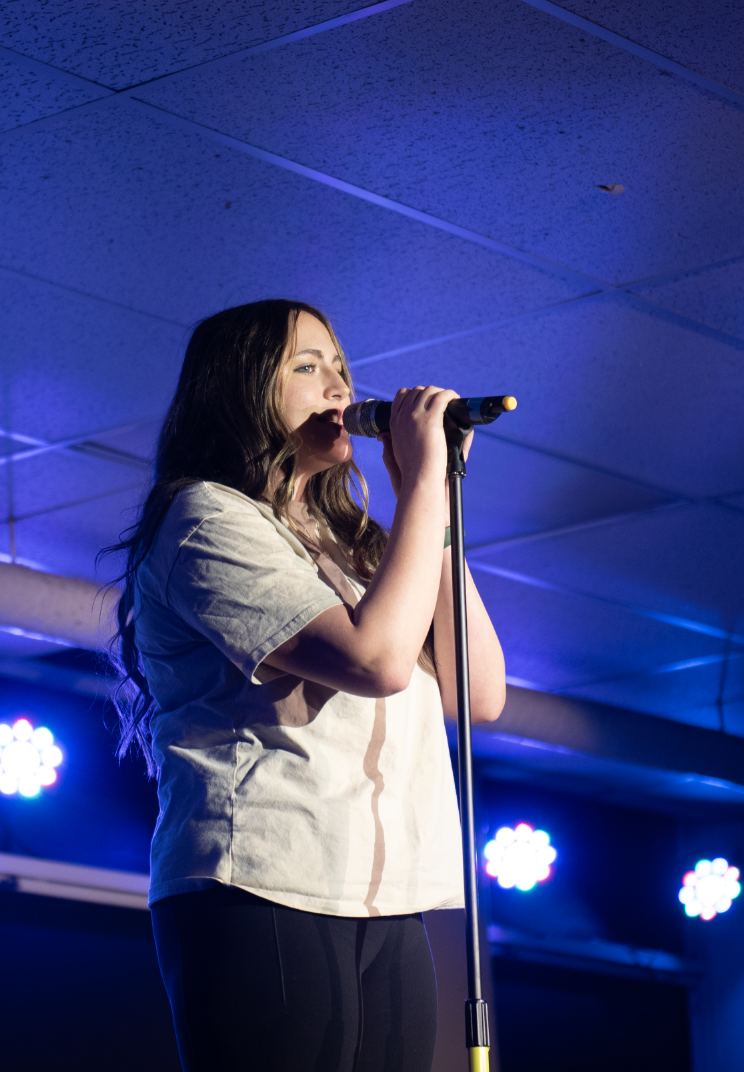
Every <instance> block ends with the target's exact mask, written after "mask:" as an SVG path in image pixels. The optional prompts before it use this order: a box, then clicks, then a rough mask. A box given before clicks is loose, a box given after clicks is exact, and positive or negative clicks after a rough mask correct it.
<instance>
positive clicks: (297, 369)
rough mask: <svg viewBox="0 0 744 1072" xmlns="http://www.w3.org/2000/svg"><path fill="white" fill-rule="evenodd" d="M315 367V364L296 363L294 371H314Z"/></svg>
mask: <svg viewBox="0 0 744 1072" xmlns="http://www.w3.org/2000/svg"><path fill="white" fill-rule="evenodd" d="M317 367H318V366H317V365H298V366H297V368H296V369H295V372H302V371H303V369H313V371H314V370H315V369H316V368H317Z"/></svg>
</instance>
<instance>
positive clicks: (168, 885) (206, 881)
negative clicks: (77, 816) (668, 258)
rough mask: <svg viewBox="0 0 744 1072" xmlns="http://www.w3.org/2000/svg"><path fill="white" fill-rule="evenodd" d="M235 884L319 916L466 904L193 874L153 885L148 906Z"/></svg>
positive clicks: (458, 898) (455, 898) (454, 897)
mask: <svg viewBox="0 0 744 1072" xmlns="http://www.w3.org/2000/svg"><path fill="white" fill-rule="evenodd" d="M214 885H221V886H230V885H233V886H236V887H237V888H238V889H241V890H246V891H247V892H248V893H253V894H255V895H256V897H263V898H264V899H265V900H267V901H272V902H273V903H274V904H280V905H284V906H285V907H286V908H296V909H297V910H298V911H300V912H314V913H315V914H316V915H320V916H344V917H348V918H354V919H368V918H370V917H371V916H407V915H414V914H417V913H419V912H432V911H436V910H439V909H448V908H464V907H465V900H464V897H463V895H462V893H455V894H449V895H448V896H446V897H444V898H436V899H435V900H432V899H425V900H423V899H422V900H420V901H418V900H417V901H415V902H413V903H393V902H390V903H384V904H375V905H373V906H372V907H371V908H370V906H368V905H365V904H363V903H360V902H357V901H331V900H328V899H327V898H323V897H309V896H308V895H307V894H293V893H288V892H286V891H284V890H266V889H263V888H261V887H260V886H248V885H245V884H244V883H241V882H233V883H230V882H225V881H224V880H223V879H219V878H214V877H210V878H208V877H206V876H204V877H193V878H181V879H172V880H171V881H169V882H159V883H157V884H156V885H154V886H152V887H151V888H150V893H149V896H148V900H147V905H148V908H152V906H153V905H154V904H155V903H156V902H157V901H162V900H163V898H165V897H173V896H175V895H176V894H179V893H196V892H199V891H200V890H207V889H209V888H210V887H211V886H214Z"/></svg>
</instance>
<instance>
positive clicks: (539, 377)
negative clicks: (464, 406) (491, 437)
mask: <svg viewBox="0 0 744 1072" xmlns="http://www.w3.org/2000/svg"><path fill="white" fill-rule="evenodd" d="M741 358H742V355H741V353H740V351H739V350H738V349H737V347H735V346H732V345H728V344H724V343H722V342H717V341H715V340H713V339H706V338H704V337H701V336H700V335H699V334H698V333H697V332H694V331H692V330H690V329H687V328H684V327H682V326H681V325H679V324H674V323H670V322H667V321H665V320H664V319H659V318H657V317H655V316H652V315H648V313H647V312H646V311H645V310H644V309H643V308H642V307H638V308H636V307H634V306H633V305H630V304H628V303H625V302H622V301H618V300H617V299H616V298H615V297H609V298H605V297H602V298H595V299H589V300H585V301H582V302H581V303H575V304H573V305H565V306H563V307H560V308H558V309H555V310H552V311H551V312H550V313H549V314H544V315H539V316H535V317H532V318H530V319H529V320H526V321H522V322H520V323H519V324H514V325H508V326H506V327H503V328H496V329H494V330H493V331H491V332H486V333H484V334H482V335H477V336H474V337H472V338H469V339H466V340H462V341H457V340H456V341H453V342H450V343H447V344H442V345H439V346H433V347H431V348H430V349H428V350H425V351H419V352H416V353H413V354H410V355H408V356H407V357H406V358H393V359H389V360H386V361H380V362H377V363H375V364H372V365H368V366H365V368H364V382H365V384H366V385H367V386H368V387H370V388H373V387H376V388H379V389H380V390H384V389H386V388H387V387H388V386H392V385H393V384H397V381H399V380H400V379H401V377H402V376H403V377H404V378H405V380H406V381H412V382H417V383H420V382H428V381H429V380H430V379H431V377H432V375H434V374H436V377H437V378H438V380H440V381H442V382H447V383H452V384H455V385H456V387H457V390H458V391H459V392H460V393H461V394H463V395H482V394H489V393H500V392H501V391H507V392H509V393H511V394H514V395H516V396H517V398H518V399H519V402H520V406H519V407H518V408H517V410H516V411H515V412H514V413H510V414H508V415H507V416H505V417H502V418H501V419H500V421H499V423H498V425H497V426H496V428H497V430H498V433H499V434H501V435H504V436H506V437H507V438H508V437H509V436H511V435H513V436H514V438H515V439H520V438H521V439H527V440H530V441H532V442H533V443H535V444H538V445H543V446H545V447H546V448H548V447H550V448H555V449H557V450H560V451H563V452H565V453H567V454H571V455H574V456H577V457H578V458H586V459H587V460H591V461H594V462H596V463H598V464H601V465H603V466H606V467H607V468H609V469H611V470H614V471H616V472H618V473H625V474H626V475H627V476H629V477H636V478H638V479H641V480H645V481H648V482H650V483H652V484H655V485H658V486H659V487H663V488H667V489H676V490H678V491H680V492H682V493H685V494H689V495H702V496H705V495H721V494H726V493H731V492H734V491H737V490H738V489H739V485H740V483H741V479H742V472H743V471H744V441H743V437H742V429H741V420H740V412H739V410H740V407H739V402H738V399H739V397H740V395H741V392H742V389H744V383H742V380H744V363H743V362H742V359H741ZM692 384H694V390H693V389H692V388H691V385H692ZM739 385H741V386H739Z"/></svg>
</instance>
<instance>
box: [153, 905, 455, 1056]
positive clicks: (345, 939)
mask: <svg viewBox="0 0 744 1072" xmlns="http://www.w3.org/2000/svg"><path fill="white" fill-rule="evenodd" d="M152 921H153V929H154V931H155V943H156V945H157V950H158V960H159V962H160V970H161V971H162V973H163V980H164V982H165V986H166V989H167V991H168V997H169V999H170V1003H171V1008H172V1009H173V1020H174V1024H175V1028H176V1036H177V1038H178V1048H179V1051H180V1054H181V1062H182V1064H183V1067H184V1070H185V1072H403V1070H404V1069H405V1072H429V1070H430V1068H431V1062H432V1058H433V1054H434V1041H435V1037H436V1023H437V995H436V982H435V978H434V965H433V963H432V959H431V951H430V949H429V942H428V939H427V936H426V931H425V929H424V921H423V919H422V917H421V915H408V916H378V917H373V918H371V919H356V918H355V919H349V918H344V917H339V916H322V915H318V914H316V913H314V912H301V911H298V910H297V909H295V908H285V907H283V906H282V905H277V904H273V903H272V902H270V901H265V900H263V899H262V898H260V897H254V896H253V894H250V893H247V892H246V891H245V890H241V889H238V888H237V887H234V886H218V887H213V888H212V889H209V890H205V891H203V892H200V893H184V894H179V895H177V896H175V897H167V898H165V899H164V900H162V901H158V902H157V903H156V904H155V905H153V909H152Z"/></svg>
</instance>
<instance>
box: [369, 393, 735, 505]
mask: <svg viewBox="0 0 744 1072" xmlns="http://www.w3.org/2000/svg"><path fill="white" fill-rule="evenodd" d="M354 387H355V389H356V391H357V394H358V393H359V391H361V392H362V393H364V394H365V395H367V397H370V398H372V397H374V398H384V399H386V400H387V401H391V400H392V399H393V397H394V392H390V391H383V390H382V389H381V388H380V387H373V386H371V385H370V384H366V383H361V382H360V381H359V380H355V381H354ZM475 434H476V435H482V436H487V437H488V438H489V439H497V440H499V442H501V443H507V444H508V445H509V446H510V447H521V448H522V449H523V450H530V451H532V452H533V453H535V454H542V455H544V456H545V457H546V458H555V459H556V460H557V461H561V462H566V463H568V464H569V465H577V466H579V467H580V468H582V469H589V470H591V472H593V473H600V474H601V475H602V476H609V477H612V478H613V479H614V480H623V481H625V482H626V483H628V484H633V485H634V486H635V487H639V488H644V489H645V490H646V491H650V492H653V494H655V495H659V496H660V497H662V498H665V499H668V500H673V501H679V502H682V503H690V504H693V505H702V504H708V505H711V506H716V507H721V508H722V509H726V510H733V511H735V512H736V513H744V510H742V509H741V508H740V507H738V506H733V505H732V504H731V503H724V502H722V501H721V500H722V499H724V498H725V497H727V496H730V495H732V494H736V493H735V492H730V491H726V492H721V493H720V494H719V495H711V496H705V495H689V494H688V493H687V492H684V491H679V490H678V489H677V488H664V487H661V486H660V485H658V484H652V483H650V481H648V480H643V479H642V478H641V477H636V476H631V475H630V474H629V473H622V472H620V471H619V470H617V469H610V468H609V467H608V466H606V465H600V464H599V463H598V462H592V461H589V459H587V458H579V457H576V456H575V455H573V454H567V453H566V452H564V451H560V450H555V449H554V448H553V447H546V446H543V445H542V444H540V443H533V442H531V441H530V440H529V439H522V438H520V437H518V436H508V435H502V434H501V433H500V432H496V431H494V430H493V426H492V425H489V426H487V427H481V428H476V429H475Z"/></svg>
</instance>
